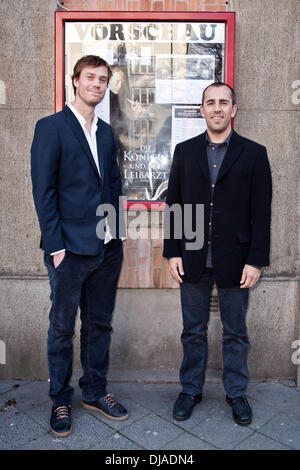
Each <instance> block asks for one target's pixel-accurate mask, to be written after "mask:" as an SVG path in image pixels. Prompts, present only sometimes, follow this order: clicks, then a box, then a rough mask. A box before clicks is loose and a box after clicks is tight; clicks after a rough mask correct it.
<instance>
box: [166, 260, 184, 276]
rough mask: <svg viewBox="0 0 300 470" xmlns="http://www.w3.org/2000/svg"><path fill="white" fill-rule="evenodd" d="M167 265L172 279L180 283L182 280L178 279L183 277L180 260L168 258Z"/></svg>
mask: <svg viewBox="0 0 300 470" xmlns="http://www.w3.org/2000/svg"><path fill="white" fill-rule="evenodd" d="M168 264H169V270H170V273H171V275H172V277H173V278H174V279H175V280H176V281H178V282H182V279H181V277H180V276H183V275H184V272H183V265H182V258H170V259H169V260H168Z"/></svg>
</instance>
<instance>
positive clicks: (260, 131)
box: [0, 0, 300, 380]
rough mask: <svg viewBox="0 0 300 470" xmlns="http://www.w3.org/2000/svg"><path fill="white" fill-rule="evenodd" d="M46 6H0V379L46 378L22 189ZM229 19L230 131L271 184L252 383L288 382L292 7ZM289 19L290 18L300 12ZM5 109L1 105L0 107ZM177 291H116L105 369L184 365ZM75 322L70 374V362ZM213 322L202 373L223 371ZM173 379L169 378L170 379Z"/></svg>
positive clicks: (295, 229)
mask: <svg viewBox="0 0 300 470" xmlns="http://www.w3.org/2000/svg"><path fill="white" fill-rule="evenodd" d="M55 9H56V1H55V0H42V1H38V0H32V1H31V2H28V1H25V0H18V1H16V0H10V1H3V0H2V1H0V31H1V33H0V34H1V44H2V45H3V46H2V48H1V53H0V54H1V55H0V80H2V81H3V82H4V83H5V86H6V99H5V103H3V104H0V118H1V126H0V139H1V146H0V152H1V159H0V165H1V169H0V178H1V188H0V192H1V225H0V230H1V248H0V298H1V305H0V341H4V343H5V345H6V364H0V377H1V378H12V377H14V378H26V379H32V378H36V379H45V378H47V363H46V337H47V328H48V311H49V307H50V301H49V286H48V281H47V278H46V271H45V268H44V265H43V261H42V254H41V252H40V250H39V249H38V245H39V229H38V223H37V218H36V215H35V211H34V206H33V201H32V196H31V182H30V145H31V141H32V136H33V130H34V124H35V122H36V120H37V119H39V118H41V117H42V116H45V115H48V114H51V113H53V112H54V11H55ZM229 10H230V11H235V12H236V26H237V31H236V33H237V34H236V75H235V88H236V91H237V98H238V104H239V112H238V116H237V118H236V120H235V129H236V130H237V131H238V132H240V133H241V134H243V135H245V136H247V137H249V138H252V139H254V140H256V141H258V142H260V143H262V144H264V145H265V146H266V147H267V149H268V153H269V158H270V162H271V167H272V173H273V181H274V196H273V219H272V251H271V266H270V267H269V268H268V269H266V270H265V271H264V275H263V279H262V281H261V282H260V284H259V285H258V286H257V287H256V288H254V289H253V290H252V292H251V297H250V307H249V313H248V325H249V333H250V339H251V344H252V347H251V349H250V354H249V368H250V374H251V377H252V379H253V380H254V379H255V380H256V379H257V380H264V379H274V378H293V379H296V378H297V367H296V365H293V364H292V361H291V356H292V352H293V350H292V343H293V341H295V340H296V339H298V338H299V305H300V301H299V293H300V286H299V279H300V273H299V215H300V203H299V194H300V187H299V176H298V175H299V163H298V162H299V124H300V123H299V110H300V105H297V104H294V103H293V102H292V99H291V97H292V93H293V91H294V90H293V88H292V82H293V81H295V80H297V79H300V73H299V69H297V59H296V48H297V44H299V31H300V28H299V24H298V23H297V21H299V20H298V18H299V2H298V1H297V0H281V1H280V2H278V1H277V0H276V1H275V0H273V1H272V0H268V1H266V0H250V1H249V0H230V2H229ZM297 12H298V14H297ZM1 102H3V100H2V101H1ZM181 325H182V322H181V313H180V300H179V292H178V290H177V289H119V291H118V296H117V303H116V309H115V314H114V324H113V326H114V334H113V341H112V350H111V367H112V369H120V368H122V369H124V368H125V369H137V370H144V371H145V370H152V369H161V370H166V369H168V370H170V369H173V370H174V371H176V370H177V368H178V367H179V365H180V361H181V354H182V351H181V344H180V333H181ZM79 328H80V322H79V320H78V322H77V327H76V335H75V338H74V347H75V361H74V367H75V369H79V368H80V364H79ZM221 333H222V327H221V323H220V318H219V314H218V312H217V311H216V309H215V311H213V312H212V315H211V321H210V325H209V350H210V355H209V363H208V366H209V368H210V369H214V370H220V369H221V367H222V355H221ZM176 373H177V372H176Z"/></svg>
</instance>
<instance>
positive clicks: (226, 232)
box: [163, 131, 272, 287]
mask: <svg viewBox="0 0 300 470" xmlns="http://www.w3.org/2000/svg"><path fill="white" fill-rule="evenodd" d="M271 198H272V181H271V171H270V166H269V161H268V157H267V152H266V148H265V147H263V146H262V145H259V144H257V143H255V142H253V141H251V140H249V139H246V138H244V137H241V136H240V135H238V134H237V133H236V132H235V131H233V133H232V136H231V139H230V143H229V146H228V150H227V153H226V155H225V157H224V160H223V163H222V165H221V168H220V171H219V175H218V178H217V181H216V185H215V188H214V193H213V198H212V192H211V184H210V178H209V168H208V161H207V152H206V140H205V133H203V134H201V135H199V136H197V137H194V138H192V139H189V140H187V141H185V142H181V143H179V144H178V145H177V146H176V148H175V152H174V158H173V163H172V168H171V173H170V178H169V185H168V192H167V198H166V203H167V204H168V205H169V206H171V205H173V204H175V203H177V204H180V206H181V207H182V212H183V219H184V216H185V212H186V211H185V207H184V205H185V204H192V205H193V209H194V208H195V205H196V204H197V203H198V204H204V244H203V247H202V248H200V249H197V250H187V249H186V241H187V240H186V239H185V237H184V235H183V237H182V239H180V240H178V239H175V238H174V236H173V235H172V229H174V223H173V219H172V218H171V237H170V239H166V238H165V240H164V251H163V256H164V257H166V258H172V257H182V258H183V267H184V273H185V275H184V277H183V280H186V281H189V282H197V281H199V280H200V278H201V276H202V273H203V270H204V268H205V266H206V257H207V250H208V242H209V240H208V236H209V225H208V224H209V215H210V210H211V209H212V211H213V220H212V234H211V247H212V262H213V268H214V273H215V279H216V283H217V285H218V286H220V287H234V286H239V285H240V279H241V275H242V270H243V268H244V266H245V264H250V265H255V266H267V265H269V251H270V219H271ZM211 204H213V205H212V206H211ZM194 228H195V227H194Z"/></svg>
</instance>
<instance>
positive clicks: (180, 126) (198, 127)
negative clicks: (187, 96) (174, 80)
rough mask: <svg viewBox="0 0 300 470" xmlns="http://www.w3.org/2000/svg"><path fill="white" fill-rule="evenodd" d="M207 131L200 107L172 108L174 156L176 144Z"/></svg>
mask: <svg viewBox="0 0 300 470" xmlns="http://www.w3.org/2000/svg"><path fill="white" fill-rule="evenodd" d="M205 130H206V122H205V119H203V117H202V115H201V112H200V106H172V154H173V153H174V149H175V147H176V144H178V143H179V142H183V141H184V140H188V139H191V138H192V137H195V136H196V135H199V134H201V133H202V132H204V131H205Z"/></svg>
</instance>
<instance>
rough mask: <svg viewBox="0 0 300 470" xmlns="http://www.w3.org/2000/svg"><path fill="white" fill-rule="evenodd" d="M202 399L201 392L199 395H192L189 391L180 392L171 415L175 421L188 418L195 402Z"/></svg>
mask: <svg viewBox="0 0 300 470" xmlns="http://www.w3.org/2000/svg"><path fill="white" fill-rule="evenodd" d="M201 400H202V393H200V394H199V395H192V394H190V393H184V392H181V393H180V394H179V396H178V398H177V400H176V402H175V405H174V408H173V417H174V418H175V419H176V420H177V421H184V420H185V419H188V418H189V417H190V416H191V414H192V411H193V408H194V406H195V405H197V403H200V401H201Z"/></svg>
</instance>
